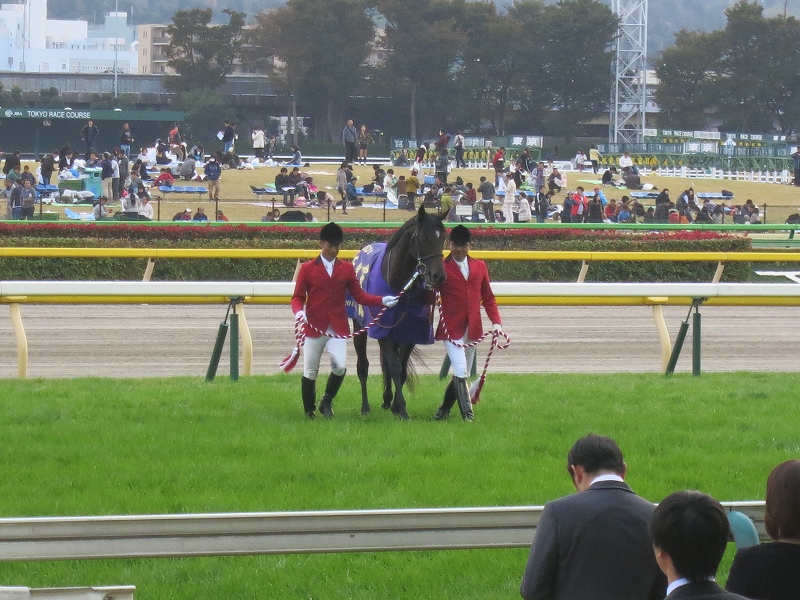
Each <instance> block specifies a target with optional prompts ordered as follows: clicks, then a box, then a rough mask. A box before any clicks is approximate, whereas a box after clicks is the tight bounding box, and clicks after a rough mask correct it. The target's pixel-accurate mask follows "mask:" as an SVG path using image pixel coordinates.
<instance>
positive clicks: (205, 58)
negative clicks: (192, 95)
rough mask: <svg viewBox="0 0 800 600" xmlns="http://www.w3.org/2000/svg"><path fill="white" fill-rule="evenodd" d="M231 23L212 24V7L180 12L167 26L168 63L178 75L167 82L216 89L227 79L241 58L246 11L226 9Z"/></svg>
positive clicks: (176, 87)
mask: <svg viewBox="0 0 800 600" xmlns="http://www.w3.org/2000/svg"><path fill="white" fill-rule="evenodd" d="M222 13H223V14H225V15H227V17H228V22H227V23H222V24H215V25H212V24H211V21H212V17H213V12H212V10H211V9H210V8H205V9H203V8H193V9H191V10H184V11H178V12H176V13H175V14H174V15H173V16H172V23H170V24H169V26H168V27H167V35H168V36H169V44H168V45H167V49H166V54H167V59H168V60H167V65H168V66H169V67H170V68H171V69H173V70H174V71H175V72H176V73H177V75H168V76H167V77H166V79H165V81H164V84H165V85H166V86H167V87H168V88H170V89H173V90H176V91H187V90H213V89H216V88H217V87H219V86H220V85H222V84H223V83H224V82H225V78H226V76H227V75H229V74H230V73H231V72H232V71H233V67H234V64H235V62H236V61H237V60H238V59H239V56H240V49H241V45H242V29H243V27H244V17H245V15H244V13H240V12H236V11H233V10H229V9H225V10H223V11H222Z"/></svg>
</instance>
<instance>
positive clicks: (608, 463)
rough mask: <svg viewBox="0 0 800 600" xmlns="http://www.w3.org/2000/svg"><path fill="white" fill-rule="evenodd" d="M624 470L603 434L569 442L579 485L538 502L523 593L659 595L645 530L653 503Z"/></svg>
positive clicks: (618, 599) (580, 597)
mask: <svg viewBox="0 0 800 600" xmlns="http://www.w3.org/2000/svg"><path fill="white" fill-rule="evenodd" d="M626 470H627V466H626V465H625V462H624V461H623V458H622V451H621V450H620V449H619V446H618V445H617V443H616V442H615V441H614V440H612V439H611V438H607V437H603V436H599V435H596V434H593V433H590V434H589V435H587V436H585V437H583V438H581V439H579V440H578V441H577V442H575V445H574V446H572V448H571V449H570V451H569V454H568V455H567V471H568V472H569V474H570V476H571V477H572V483H573V484H574V485H575V489H576V490H577V491H578V492H579V493H577V494H573V495H572V496H567V497H565V498H560V499H559V500H555V501H553V502H548V503H547V505H546V506H545V507H544V511H543V512H542V516H541V518H540V519H539V523H538V525H537V526H536V537H535V538H534V540H533V545H532V546H531V553H530V556H529V557H528V564H527V565H526V567H525V575H524V576H523V578H522V585H521V587H520V594H521V595H522V597H523V598H525V600H551V599H553V600H557V599H563V600H626V599H631V600H633V599H636V600H645V599H647V600H657V599H661V598H664V593H665V588H666V580H665V578H664V577H663V575H662V574H661V572H660V571H659V569H658V565H657V564H656V561H655V557H654V556H652V554H653V550H652V542H651V539H650V533H649V531H648V526H649V523H650V517H651V516H652V514H653V508H654V507H653V504H651V503H650V502H648V501H647V500H644V499H643V498H640V497H638V496H637V495H635V494H634V493H633V491H632V490H631V488H630V487H628V486H627V485H626V484H625V482H624V481H623V479H624V477H625V473H626Z"/></svg>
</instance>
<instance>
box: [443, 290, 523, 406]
mask: <svg viewBox="0 0 800 600" xmlns="http://www.w3.org/2000/svg"><path fill="white" fill-rule="evenodd" d="M436 302H437V304H438V305H439V324H440V325H441V326H442V330H443V331H444V335H445V339H446V340H447V341H448V342H450V343H451V344H453V345H454V346H456V347H457V348H474V347H475V346H477V345H478V344H480V343H481V342H482V341H483V340H485V339H486V338H487V337H489V336H490V335H491V336H492V343H491V345H490V346H489V352H488V354H487V355H486V361H485V362H484V363H483V371H482V372H481V376H480V378H478V379H477V380H476V381H475V383H473V384H472V387H471V389H470V391H469V397H470V402H471V403H472V404H477V403H478V402H479V401H480V396H481V390H482V389H483V384H484V383H486V373H487V371H488V370H489V361H491V360H492V354H493V353H494V349H495V348H499V349H500V350H505V349H506V348H508V347H509V346H510V345H511V338H510V337H508V335H507V334H506V332H505V331H494V330H493V331H487V332H486V333H484V334H483V335H482V336H481V337H479V338H478V339H477V340H475V341H474V342H470V343H469V344H465V343H463V342H461V341H459V340H454V339H453V338H451V337H450V332H449V331H448V330H447V322H446V321H445V320H444V313H443V312H442V298H441V294H439V292H437V293H436ZM501 335H502V336H503V337H504V338H505V339H506V341H505V343H500V342H499V341H498V340H499V338H500V336H501Z"/></svg>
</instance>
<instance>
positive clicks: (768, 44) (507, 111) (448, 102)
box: [168, 0, 800, 141]
mask: <svg viewBox="0 0 800 600" xmlns="http://www.w3.org/2000/svg"><path fill="white" fill-rule="evenodd" d="M223 14H224V15H226V16H227V23H222V24H218V25H214V24H212V22H213V15H212V12H211V9H192V10H189V11H179V12H177V13H175V15H174V17H173V23H172V25H170V29H169V31H170V34H171V42H170V45H169V50H168V54H169V57H170V63H169V64H170V66H172V67H173V68H174V69H176V71H177V72H178V73H179V75H178V76H175V77H171V78H169V80H168V83H169V85H171V86H172V87H173V89H175V90H179V91H180V92H181V95H182V97H185V98H186V99H187V101H186V102H184V106H183V107H182V108H183V109H184V110H186V111H187V112H189V113H190V116H192V118H196V119H197V120H198V122H199V123H202V122H203V121H204V120H206V119H207V118H208V116H210V115H213V114H214V113H215V111H218V110H219V101H218V100H217V101H215V100H214V94H213V90H214V89H215V88H216V87H217V86H218V85H219V84H220V83H222V82H223V81H224V79H225V75H226V74H227V73H229V72H230V70H231V67H232V65H233V64H234V62H235V61H239V62H240V63H241V64H243V65H245V66H246V68H247V70H248V71H250V72H253V71H255V72H260V73H266V74H269V75H270V76H271V78H272V83H273V85H274V86H275V87H276V88H277V89H278V90H280V91H281V92H282V93H283V94H285V97H286V114H287V115H292V114H297V106H298V104H299V105H301V106H302V107H303V109H302V110H303V113H304V115H306V116H309V115H310V116H312V117H313V122H314V127H315V130H314V132H313V137H314V139H316V140H318V141H337V140H338V139H339V136H340V135H341V128H342V124H343V123H344V122H345V121H346V120H347V119H348V118H354V119H356V120H357V121H361V120H363V119H364V112H365V108H364V107H365V102H366V104H367V105H369V106H368V108H367V109H366V112H368V113H369V114H372V115H375V114H376V113H377V112H380V111H384V112H386V111H390V112H391V115H390V117H389V118H388V119H385V120H384V121H390V122H391V124H392V134H393V135H394V136H396V137H406V136H408V137H409V138H415V139H419V138H429V137H431V136H432V135H433V134H434V133H435V132H436V131H437V130H438V129H439V128H440V127H441V128H444V129H446V130H448V131H455V130H457V129H461V130H463V131H465V132H468V133H481V134H488V135H498V136H502V135H508V134H512V133H527V132H537V133H542V134H545V135H549V136H558V137H563V138H566V139H567V140H569V139H570V138H572V137H574V136H578V135H581V134H582V133H583V132H584V130H585V129H586V126H585V125H582V124H584V123H587V122H589V121H591V120H592V119H593V118H595V117H597V116H599V115H601V114H603V113H605V112H606V111H608V100H609V95H610V94H609V90H610V86H611V73H612V69H611V68H610V67H611V61H612V58H613V56H612V43H613V40H614V37H615V36H616V35H617V34H618V26H619V21H618V18H617V17H616V16H615V15H614V14H613V13H612V12H611V10H610V9H609V7H608V6H607V5H606V4H605V3H603V2H601V1H600V0H559V2H557V3H556V4H547V5H546V3H545V0H519V1H517V2H515V3H514V4H513V5H511V6H509V7H508V9H507V10H506V11H503V12H500V11H498V9H497V7H496V6H495V4H494V3H492V2H468V1H467V0H288V2H287V3H286V4H285V5H284V6H280V7H277V8H271V9H267V10H264V11H262V12H260V13H258V14H257V15H255V24H254V25H252V26H248V27H245V26H244V14H243V13H238V12H235V11H230V10H225V11H223ZM725 14H726V18H727V24H726V26H725V28H724V29H721V30H718V31H712V32H705V33H704V32H696V31H685V30H683V31H681V32H680V33H678V34H677V36H676V41H675V44H674V45H673V46H670V47H668V48H667V49H666V50H664V51H663V52H662V53H661V55H660V56H659V57H658V59H657V61H656V65H655V68H656V72H657V74H658V76H659V79H660V85H659V87H658V89H657V92H656V101H657V102H658V104H659V105H660V107H661V111H662V112H661V115H660V116H659V123H658V124H659V125H660V126H662V127H667V128H670V127H671V128H680V129H705V128H707V127H708V126H709V125H710V124H711V123H712V122H716V121H721V123H722V127H723V128H724V129H725V130H728V131H752V132H769V131H772V130H773V129H774V128H776V127H777V128H778V129H780V130H782V131H784V132H787V133H788V132H790V131H791V130H792V129H795V128H796V127H797V124H798V122H800V21H798V20H797V19H795V18H794V17H785V16H782V15H781V16H778V17H774V18H765V17H764V14H763V8H762V6H761V5H760V4H758V3H757V2H756V1H755V0H753V1H748V0H740V1H739V2H738V3H737V4H736V5H734V6H732V7H731V8H729V9H728V10H727V11H726V13H725ZM376 24H379V25H380V26H379V27H378V26H376ZM371 53H372V54H371ZM371 57H372V60H370V58H371ZM359 98H360V99H361V100H358V101H357V102H356V100H354V99H359ZM364 98H368V99H369V100H368V101H364V100H363V99H364ZM200 105H202V106H200ZM356 105H358V106H359V108H356ZM217 115H218V113H217ZM214 120H215V121H216V120H218V118H216V119H214Z"/></svg>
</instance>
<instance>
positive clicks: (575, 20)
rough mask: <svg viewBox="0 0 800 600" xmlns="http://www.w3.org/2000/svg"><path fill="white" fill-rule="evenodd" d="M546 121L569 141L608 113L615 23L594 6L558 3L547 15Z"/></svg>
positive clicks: (577, 0)
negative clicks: (585, 124) (583, 127)
mask: <svg viewBox="0 0 800 600" xmlns="http://www.w3.org/2000/svg"><path fill="white" fill-rule="evenodd" d="M543 24H544V27H545V31H546V32H547V33H546V34H545V35H546V38H545V49H546V52H545V55H544V56H545V58H544V64H543V67H544V72H545V73H546V74H547V79H546V80H544V81H541V82H540V84H541V85H544V86H545V89H546V90H547V94H548V95H549V107H548V108H549V110H548V111H546V112H545V113H544V115H543V116H544V121H545V124H546V126H547V127H548V129H549V131H550V132H551V133H555V134H559V135H563V136H564V137H566V138H567V139H570V138H571V137H572V136H574V135H576V133H578V131H579V130H580V129H579V128H580V124H581V123H584V122H586V121H588V120H590V119H592V118H593V117H596V116H599V115H600V114H602V113H603V112H604V111H606V110H607V109H608V98H609V89H610V87H609V86H610V85H611V69H610V64H611V58H612V53H611V43H612V41H613V39H614V36H615V35H616V34H617V30H618V28H619V18H618V17H617V16H616V15H615V14H614V13H613V12H612V11H611V9H610V8H609V7H608V6H605V5H604V4H601V3H600V2H598V1H597V0H560V1H559V2H558V3H557V4H556V5H555V6H552V7H550V8H549V10H547V11H546V12H545V15H544V23H543Z"/></svg>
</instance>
